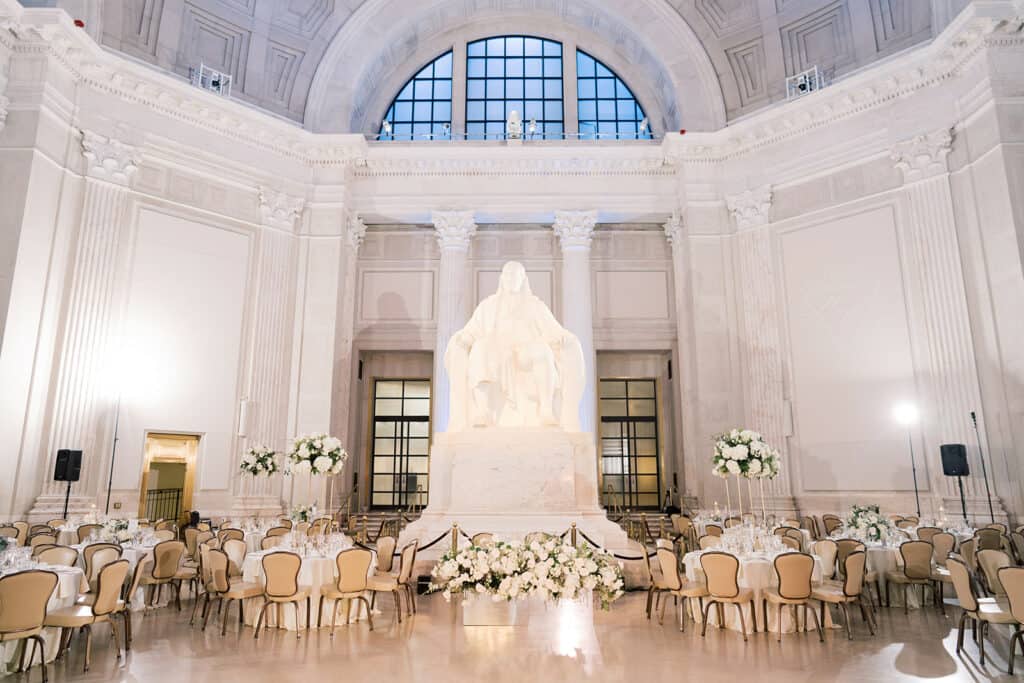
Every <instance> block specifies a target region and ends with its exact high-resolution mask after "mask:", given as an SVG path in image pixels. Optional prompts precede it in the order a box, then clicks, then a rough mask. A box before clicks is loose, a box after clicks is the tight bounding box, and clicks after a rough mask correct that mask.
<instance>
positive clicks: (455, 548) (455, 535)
mask: <svg viewBox="0 0 1024 683" xmlns="http://www.w3.org/2000/svg"><path fill="white" fill-rule="evenodd" d="M457 552H459V525H458V524H457V523H453V524H452V554H453V555H454V554H455V553H457Z"/></svg>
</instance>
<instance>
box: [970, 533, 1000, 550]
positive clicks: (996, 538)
mask: <svg viewBox="0 0 1024 683" xmlns="http://www.w3.org/2000/svg"><path fill="white" fill-rule="evenodd" d="M1002 536H1003V534H1002V533H1001V532H1000V531H999V529H989V528H985V529H978V530H977V531H975V532H974V540H975V541H976V542H977V543H976V545H975V549H976V550H999V549H1000V548H1002V547H1003V538H1002Z"/></svg>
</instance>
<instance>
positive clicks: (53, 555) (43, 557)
mask: <svg viewBox="0 0 1024 683" xmlns="http://www.w3.org/2000/svg"><path fill="white" fill-rule="evenodd" d="M40 547H41V546H40ZM36 559H37V560H38V561H40V562H42V563H43V564H52V565H57V566H61V567H74V566H75V564H76V563H77V562H78V551H77V550H75V549H74V548H69V547H67V546H64V545H55V546H52V547H50V548H47V549H46V550H43V551H42V552H40V553H37V554H36Z"/></svg>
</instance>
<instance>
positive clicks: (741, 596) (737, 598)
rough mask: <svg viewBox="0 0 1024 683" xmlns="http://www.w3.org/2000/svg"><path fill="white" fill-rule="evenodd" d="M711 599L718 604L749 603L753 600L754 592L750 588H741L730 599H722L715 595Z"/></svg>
mask: <svg viewBox="0 0 1024 683" xmlns="http://www.w3.org/2000/svg"><path fill="white" fill-rule="evenodd" d="M712 597H714V598H715V600H718V601H719V602H741V603H742V602H750V601H751V600H753V599H754V590H753V589H752V588H743V587H742V586H741V587H740V592H739V593H737V594H736V595H734V596H733V597H731V598H723V597H719V596H717V595H716V596H712Z"/></svg>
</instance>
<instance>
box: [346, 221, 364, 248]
mask: <svg viewBox="0 0 1024 683" xmlns="http://www.w3.org/2000/svg"><path fill="white" fill-rule="evenodd" d="M364 237H366V223H363V219H362V218H360V217H359V214H357V213H352V214H350V215H349V217H348V224H347V225H346V226H345V241H346V242H348V246H349V247H351V249H352V251H356V252H358V251H359V247H361V246H363V238H364Z"/></svg>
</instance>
